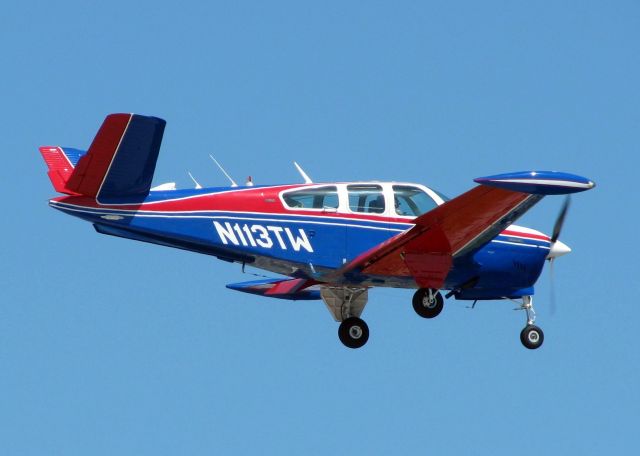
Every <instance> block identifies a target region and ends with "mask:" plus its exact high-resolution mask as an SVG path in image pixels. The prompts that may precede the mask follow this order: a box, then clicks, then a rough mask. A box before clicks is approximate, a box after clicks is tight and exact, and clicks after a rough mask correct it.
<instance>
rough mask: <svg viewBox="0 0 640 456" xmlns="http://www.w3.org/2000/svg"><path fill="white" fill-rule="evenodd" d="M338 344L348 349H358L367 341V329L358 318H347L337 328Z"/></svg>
mask: <svg viewBox="0 0 640 456" xmlns="http://www.w3.org/2000/svg"><path fill="white" fill-rule="evenodd" d="M338 337H340V342H342V343H343V344H344V345H346V346H347V347H349V348H360V347H362V346H363V345H364V344H366V343H367V341H368V340H369V327H368V326H367V324H366V323H365V322H364V320H361V319H360V318H358V317H349V318H347V319H346V320H344V321H343V322H342V323H340V327H339V328H338Z"/></svg>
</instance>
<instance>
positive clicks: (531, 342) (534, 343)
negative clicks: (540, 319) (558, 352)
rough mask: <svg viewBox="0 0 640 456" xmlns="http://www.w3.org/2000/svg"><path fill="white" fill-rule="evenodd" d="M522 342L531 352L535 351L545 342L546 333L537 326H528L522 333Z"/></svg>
mask: <svg viewBox="0 0 640 456" xmlns="http://www.w3.org/2000/svg"><path fill="white" fill-rule="evenodd" d="M520 342H522V345H524V346H525V347H527V348H528V349H529V350H535V349H536V348H539V347H540V346H541V345H542V342H544V333H543V332H542V330H541V329H540V328H538V327H537V326H535V325H527V326H525V328H524V329H523V330H522V332H521V333H520Z"/></svg>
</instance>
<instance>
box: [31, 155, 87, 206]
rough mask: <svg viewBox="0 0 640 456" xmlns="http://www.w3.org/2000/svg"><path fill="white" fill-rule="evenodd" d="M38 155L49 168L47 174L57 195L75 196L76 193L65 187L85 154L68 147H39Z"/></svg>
mask: <svg viewBox="0 0 640 456" xmlns="http://www.w3.org/2000/svg"><path fill="white" fill-rule="evenodd" d="M40 153H41V154H42V158H44V161H45V162H46V163H47V166H48V167H49V172H48V173H47V174H48V175H49V179H51V183H52V184H53V188H55V189H56V191H57V192H59V193H66V194H67V195H76V194H77V193H75V192H74V191H72V190H69V189H68V188H67V187H66V185H67V182H68V180H69V178H70V177H71V174H72V173H73V170H74V168H75V167H76V164H77V163H78V160H80V157H82V156H83V155H84V154H86V153H87V152H86V151H84V150H79V149H72V148H70V147H64V148H63V147H59V146H42V147H40Z"/></svg>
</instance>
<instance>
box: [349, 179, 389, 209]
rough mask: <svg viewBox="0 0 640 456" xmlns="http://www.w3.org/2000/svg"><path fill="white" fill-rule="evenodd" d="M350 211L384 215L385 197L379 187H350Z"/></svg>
mask: <svg viewBox="0 0 640 456" xmlns="http://www.w3.org/2000/svg"><path fill="white" fill-rule="evenodd" d="M347 191H348V192H349V209H351V211H353V212H365V213H369V214H382V213H383V212H384V195H383V194H382V187H381V186H379V185H372V184H362V185H348V186H347Z"/></svg>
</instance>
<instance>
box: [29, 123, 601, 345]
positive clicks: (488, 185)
mask: <svg viewBox="0 0 640 456" xmlns="http://www.w3.org/2000/svg"><path fill="white" fill-rule="evenodd" d="M164 128H165V121H164V120H162V119H159V118H156V117H147V116H141V115H137V114H111V115H109V116H107V117H106V119H105V120H104V123H103V124H102V126H101V128H100V130H99V131H98V133H97V135H96V137H95V139H94V140H93V142H92V144H91V146H90V147H89V149H88V150H87V151H83V150H79V149H73V148H67V147H57V146H56V147H50V146H45V147H41V148H40V152H41V153H42V156H43V157H44V159H45V161H46V163H47V165H48V168H49V172H48V175H49V177H50V179H51V182H52V184H53V186H54V188H55V190H56V191H57V192H59V193H63V194H65V195H66V196H62V197H57V198H54V199H51V200H50V202H49V204H50V206H52V207H54V208H55V209H58V210H60V211H62V212H64V213H67V214H69V215H73V216H76V217H79V218H81V219H83V220H86V221H89V222H90V223H92V224H93V226H94V228H95V229H96V231H97V232H99V233H102V234H108V235H112V236H118V237H123V238H127V239H133V240H137V241H143V242H150V243H153V244H159V245H163V246H168V247H175V248H179V249H184V250H189V251H192V252H198V253H204V254H207V255H212V256H215V257H217V258H219V259H221V260H225V261H229V262H235V263H240V264H242V265H243V268H244V265H251V266H253V267H256V268H260V269H263V270H267V271H269V272H272V273H277V274H280V275H283V276H285V277H281V278H273V279H266V280H254V281H249V282H243V283H234V284H229V285H227V287H228V288H230V289H233V290H238V291H242V292H246V293H253V294H257V295H261V296H265V297H270V298H279V299H290V300H313V299H315V300H320V299H321V300H322V301H324V303H325V304H326V306H327V308H328V310H329V312H330V313H331V315H332V316H333V318H334V319H335V320H336V321H337V322H340V326H339V330H338V335H339V338H340V340H341V341H342V343H343V344H344V345H346V346H347V347H350V348H359V347H362V346H363V345H364V344H365V343H366V342H367V340H368V338H369V328H368V326H367V324H366V323H365V322H364V321H363V320H362V319H361V318H360V316H361V314H362V311H363V310H364V307H365V305H366V304H367V300H368V291H369V289H370V288H373V287H396V288H413V289H417V291H416V292H415V295H414V297H413V302H412V303H413V308H414V310H415V311H416V313H417V314H418V315H419V316H421V317H424V318H433V317H435V316H437V315H438V314H439V313H440V312H441V311H442V309H443V303H444V298H443V292H445V291H446V297H447V298H450V297H454V298H456V299H459V300H474V301H476V300H497V299H509V300H519V301H517V302H518V303H519V304H520V308H521V309H523V310H524V311H525V312H526V326H525V328H524V329H523V330H522V332H521V334H520V340H521V342H522V344H523V345H524V346H525V347H526V348H529V349H536V348H538V347H540V346H541V345H542V342H543V340H544V334H543V332H542V330H541V329H540V328H539V327H537V326H535V325H534V321H535V312H534V309H533V299H532V296H533V294H534V284H535V282H536V280H537V279H538V277H539V276H540V273H541V271H542V268H543V266H544V263H545V260H553V259H555V258H557V257H559V256H560V255H563V254H565V253H568V252H570V251H571V250H570V249H569V247H567V245H565V244H563V243H562V242H561V241H560V240H558V237H559V235H560V231H561V228H562V224H563V222H564V219H565V216H566V213H567V208H568V200H567V201H566V202H565V204H564V206H563V209H562V211H561V213H560V215H559V217H558V219H557V221H556V224H555V227H554V231H553V234H552V236H547V235H545V234H543V233H541V232H539V231H535V230H532V229H529V228H524V227H521V226H516V225H514V224H513V223H514V222H515V221H516V220H517V219H518V218H519V217H520V216H522V215H523V214H524V213H525V212H527V211H528V210H529V209H531V207H533V206H534V205H535V204H536V203H538V202H539V201H540V200H541V199H542V198H543V197H544V196H546V195H560V194H567V195H568V194H570V193H575V192H581V191H584V190H588V189H591V188H593V187H594V186H595V184H594V183H593V182H592V181H591V180H589V179H586V178H584V177H580V176H576V175H573V174H567V173H560V172H550V171H538V172H517V173H510V174H500V175H495V176H489V177H482V178H478V179H475V182H476V183H478V184H479V185H477V186H476V187H474V188H472V189H471V190H469V191H467V192H466V193H463V194H462V195H460V196H458V197H456V198H453V199H448V198H446V197H444V196H443V195H442V194H440V193H438V192H437V191H435V190H433V189H431V188H429V187H427V186H424V185H420V184H412V183H405V182H339V183H338V182H336V183H333V182H331V183H313V182H312V181H311V179H310V178H309V177H308V176H307V175H306V174H305V173H304V171H302V169H301V168H299V171H300V172H301V174H302V176H303V178H304V180H305V183H304V184H289V185H256V186H252V185H247V186H236V185H232V186H230V187H214V188H200V185H197V186H196V188H195V189H179V190H176V189H175V186H172V185H161V186H158V187H153V188H152V187H151V181H152V178H153V174H154V171H155V166H156V161H157V158H158V153H159V150H160V144H161V141H162V136H163V133H164ZM296 166H297V165H296ZM234 184H235V183H234Z"/></svg>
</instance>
